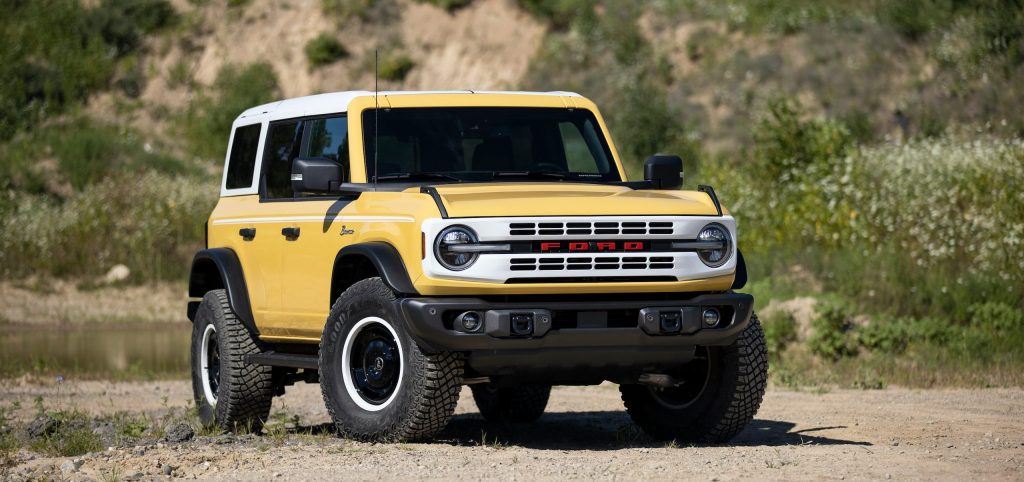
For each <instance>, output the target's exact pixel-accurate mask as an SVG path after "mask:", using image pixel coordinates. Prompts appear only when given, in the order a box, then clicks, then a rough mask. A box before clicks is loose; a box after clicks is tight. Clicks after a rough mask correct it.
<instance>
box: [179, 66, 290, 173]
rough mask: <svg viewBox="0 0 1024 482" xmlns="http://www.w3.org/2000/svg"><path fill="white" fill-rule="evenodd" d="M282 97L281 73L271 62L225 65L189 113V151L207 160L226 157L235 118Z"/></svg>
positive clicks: (187, 119) (190, 108)
mask: <svg viewBox="0 0 1024 482" xmlns="http://www.w3.org/2000/svg"><path fill="white" fill-rule="evenodd" d="M279 96H280V91H279V90H278V86H277V76H276V75H275V74H274V69H273V67H271V66H270V64H267V63H255V64H250V65H246V66H234V65H225V66H224V67H222V68H221V69H220V71H219V72H218V73H217V79H216V80H215V81H214V83H213V86H212V87H211V89H210V92H207V93H204V94H203V95H200V96H197V97H196V99H195V100H193V101H192V103H190V104H189V106H188V109H187V111H186V113H185V117H184V130H185V136H186V138H187V139H188V144H189V151H190V152H192V153H193V154H195V155H197V156H200V157H202V158H204V159H212V160H218V161H219V160H222V159H223V156H224V153H225V150H226V149H227V147H226V146H227V141H228V137H229V135H230V133H231V124H232V123H233V122H234V121H235V118H237V117H238V115H239V114H241V113H242V112H243V111H245V110H246V109H248V108H250V107H255V106H257V105H261V104H265V103H267V102H271V101H273V100H274V99H275V98H277V97H279Z"/></svg>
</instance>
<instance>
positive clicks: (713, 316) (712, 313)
mask: <svg viewBox="0 0 1024 482" xmlns="http://www.w3.org/2000/svg"><path fill="white" fill-rule="evenodd" d="M703 318H704V326H709V327H710V326H715V325H717V324H718V322H719V321H720V320H721V318H722V315H721V314H720V313H719V312H718V310H716V309H714V308H707V309H705V310H704V314H703Z"/></svg>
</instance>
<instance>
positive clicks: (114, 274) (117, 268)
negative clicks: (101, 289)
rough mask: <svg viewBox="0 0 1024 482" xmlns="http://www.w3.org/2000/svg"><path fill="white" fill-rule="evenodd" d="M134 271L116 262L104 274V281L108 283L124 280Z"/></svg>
mask: <svg viewBox="0 0 1024 482" xmlns="http://www.w3.org/2000/svg"><path fill="white" fill-rule="evenodd" d="M131 274H132V271H131V270H130V269H128V267H127V266H125V265H123V264H115V265H114V266H113V267H111V268H110V271H107V274H105V275H103V282H104V283H107V284H111V283H117V282H118V281H124V280H126V279H128V277H129V276H131Z"/></svg>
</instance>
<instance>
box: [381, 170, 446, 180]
mask: <svg viewBox="0 0 1024 482" xmlns="http://www.w3.org/2000/svg"><path fill="white" fill-rule="evenodd" d="M436 179H441V180H447V181H455V182H462V179H459V178H457V177H455V176H450V175H448V174H443V173H440V172H399V173H395V174H386V175H383V176H377V180H378V181H404V180H410V181H416V180H436Z"/></svg>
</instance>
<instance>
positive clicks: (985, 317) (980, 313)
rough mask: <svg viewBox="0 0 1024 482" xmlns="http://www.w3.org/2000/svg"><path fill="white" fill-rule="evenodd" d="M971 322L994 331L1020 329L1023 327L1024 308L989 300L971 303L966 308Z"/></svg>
mask: <svg viewBox="0 0 1024 482" xmlns="http://www.w3.org/2000/svg"><path fill="white" fill-rule="evenodd" d="M968 312H969V313H970V315H971V324H972V325H974V326H978V327H983V328H990V329H994V330H996V331H1002V332H1005V331H1010V330H1020V329H1022V328H1024V310H1021V309H1020V308H1014V307H1013V306H1010V305H1008V304H1006V303H1003V302H998V301H989V302H985V303H978V304H974V305H971V307H970V308H968Z"/></svg>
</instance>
